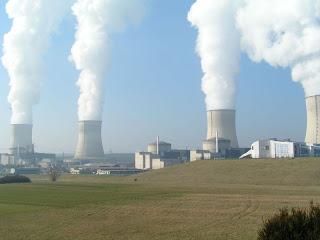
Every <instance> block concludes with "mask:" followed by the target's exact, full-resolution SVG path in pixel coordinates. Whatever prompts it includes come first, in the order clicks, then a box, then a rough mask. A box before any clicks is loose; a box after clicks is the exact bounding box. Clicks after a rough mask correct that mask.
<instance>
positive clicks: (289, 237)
mask: <svg viewBox="0 0 320 240" xmlns="http://www.w3.org/2000/svg"><path fill="white" fill-rule="evenodd" d="M319 239H320V207H319V205H314V204H313V203H311V204H310V207H309V208H308V209H301V208H293V209H291V210H290V211H289V210H288V209H286V208H285V209H280V210H279V212H278V213H276V214H275V215H274V216H273V217H271V218H270V219H268V220H267V221H265V222H264V225H263V227H262V228H261V229H260V230H259V232H258V240H319Z"/></svg>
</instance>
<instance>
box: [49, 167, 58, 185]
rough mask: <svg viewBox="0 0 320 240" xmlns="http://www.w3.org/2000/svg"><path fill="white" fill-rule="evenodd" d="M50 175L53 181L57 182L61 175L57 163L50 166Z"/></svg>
mask: <svg viewBox="0 0 320 240" xmlns="http://www.w3.org/2000/svg"><path fill="white" fill-rule="evenodd" d="M48 175H49V178H50V181H51V182H56V181H57V180H58V178H59V177H60V171H59V169H58V168H57V166H55V165H51V166H50V167H49V171H48Z"/></svg>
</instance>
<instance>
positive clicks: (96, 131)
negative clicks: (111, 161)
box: [74, 120, 104, 160]
mask: <svg viewBox="0 0 320 240" xmlns="http://www.w3.org/2000/svg"><path fill="white" fill-rule="evenodd" d="M101 125H102V122H101V121H91V120H90V121H80V122H79V135H78V144H77V148H76V152H75V156H74V158H75V159H79V160H94V159H99V158H100V159H101V158H103V157H104V151H103V146H102V139H101Z"/></svg>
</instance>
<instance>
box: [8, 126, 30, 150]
mask: <svg viewBox="0 0 320 240" xmlns="http://www.w3.org/2000/svg"><path fill="white" fill-rule="evenodd" d="M10 146H11V147H10V151H11V153H12V154H16V153H17V152H19V151H20V152H27V151H32V149H33V144H32V124H12V125H11V143H10Z"/></svg>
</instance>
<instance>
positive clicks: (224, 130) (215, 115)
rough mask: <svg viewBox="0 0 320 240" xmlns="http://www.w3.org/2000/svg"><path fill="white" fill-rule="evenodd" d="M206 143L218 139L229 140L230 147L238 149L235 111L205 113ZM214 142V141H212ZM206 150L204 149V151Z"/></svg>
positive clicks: (224, 110) (222, 110) (223, 110)
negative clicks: (206, 126) (206, 125)
mask: <svg viewBox="0 0 320 240" xmlns="http://www.w3.org/2000/svg"><path fill="white" fill-rule="evenodd" d="M207 124H208V132H207V141H208V140H214V139H215V138H216V134H217V133H218V136H219V138H221V139H226V140H230V142H231V147H233V148H238V147H239V145H238V139H237V133H236V111H235V110H232V109H221V110H211V111H208V112H207ZM214 141H215V140H214ZM205 150H206V149H205Z"/></svg>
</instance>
